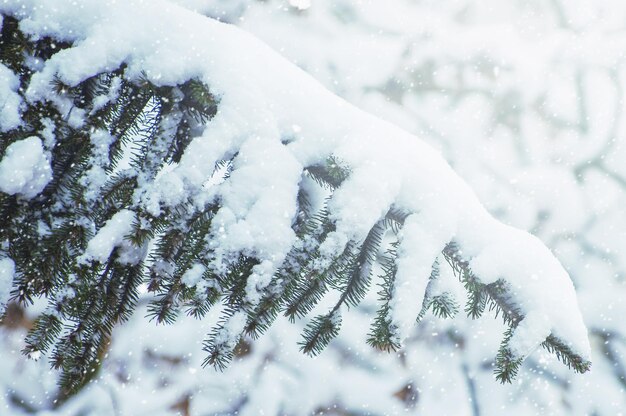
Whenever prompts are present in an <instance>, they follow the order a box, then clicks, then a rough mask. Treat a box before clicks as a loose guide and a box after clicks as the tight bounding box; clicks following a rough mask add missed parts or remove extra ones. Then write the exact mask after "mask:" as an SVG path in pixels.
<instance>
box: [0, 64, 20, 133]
mask: <svg viewBox="0 0 626 416" xmlns="http://www.w3.org/2000/svg"><path fill="white" fill-rule="evenodd" d="M19 85H20V82H19V79H18V77H17V75H15V74H14V73H13V71H11V70H10V69H9V68H7V67H6V66H4V65H2V64H0V132H3V133H4V132H6V131H9V130H11V129H14V128H16V127H17V126H19V125H20V124H21V123H22V119H21V117H20V111H19V110H20V104H21V103H22V99H21V98H20V96H19V94H18V93H17V92H16V91H17V88H18V87H19Z"/></svg>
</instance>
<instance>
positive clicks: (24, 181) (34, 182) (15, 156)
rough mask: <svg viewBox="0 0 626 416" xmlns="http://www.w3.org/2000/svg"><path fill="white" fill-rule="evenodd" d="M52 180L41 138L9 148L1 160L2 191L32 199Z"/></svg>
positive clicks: (28, 140)
mask: <svg viewBox="0 0 626 416" xmlns="http://www.w3.org/2000/svg"><path fill="white" fill-rule="evenodd" d="M50 179H52V169H51V168H50V161H49V160H48V156H47V155H46V152H45V151H44V149H43V145H42V143H41V139H39V137H36V136H31V137H27V138H26V139H22V140H18V141H16V142H13V143H11V144H10V145H9V146H8V147H7V149H6V151H5V154H4V157H3V158H2V160H0V191H2V192H5V193H7V194H10V195H15V194H18V195H21V196H23V197H25V198H28V199H30V198H33V197H35V196H36V195H37V194H39V193H40V192H41V191H43V189H44V188H45V187H46V185H47V184H48V182H50Z"/></svg>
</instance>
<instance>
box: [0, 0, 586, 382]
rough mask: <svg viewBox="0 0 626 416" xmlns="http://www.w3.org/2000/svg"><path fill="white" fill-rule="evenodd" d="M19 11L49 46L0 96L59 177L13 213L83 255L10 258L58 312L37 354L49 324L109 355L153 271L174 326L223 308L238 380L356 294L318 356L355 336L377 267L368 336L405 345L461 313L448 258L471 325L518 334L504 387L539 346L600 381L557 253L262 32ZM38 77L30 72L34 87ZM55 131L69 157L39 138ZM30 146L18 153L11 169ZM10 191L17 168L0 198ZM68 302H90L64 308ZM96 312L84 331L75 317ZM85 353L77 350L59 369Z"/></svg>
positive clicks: (40, 8)
mask: <svg viewBox="0 0 626 416" xmlns="http://www.w3.org/2000/svg"><path fill="white" fill-rule="evenodd" d="M0 12H2V14H3V15H4V16H5V19H4V20H3V34H4V33H9V32H10V31H11V30H13V31H16V32H17V33H19V34H20V36H23V37H24V38H25V39H26V40H27V41H29V42H33V44H34V45H35V49H34V51H33V52H28V53H30V54H31V55H30V56H28V59H24V60H23V61H20V59H23V58H24V57H23V56H22V58H20V55H15V57H11V56H9V57H8V58H7V57H3V59H4V61H3V62H2V66H1V67H0V69H2V73H3V74H5V73H7V72H8V74H5V75H3V77H4V79H8V80H12V81H11V82H4V83H0V87H2V88H3V90H2V91H0V96H6V97H12V99H11V102H12V103H21V106H18V105H17V104H15V105H13V104H12V107H11V113H7V114H9V115H10V116H11V117H10V120H8V119H7V120H8V121H6V120H5V122H3V123H2V126H1V127H2V129H3V131H4V130H5V129H8V130H7V131H8V133H6V134H5V133H3V137H6V138H7V139H6V143H18V141H19V140H25V139H26V137H28V138H29V139H27V140H31V141H36V142H37V143H38V144H39V147H38V148H37V149H38V150H39V151H40V153H41V155H39V156H38V157H39V158H40V159H41V160H43V161H46V163H48V162H47V161H48V160H50V161H51V167H52V171H53V174H52V175H51V176H50V175H49V174H47V175H48V176H45V178H44V179H45V181H46V183H47V186H46V187H45V188H44V186H43V185H41V184H40V183H39V182H38V183H37V187H34V186H30V187H29V188H28V189H29V191H28V192H25V191H19V192H17V191H16V192H9V193H8V194H7V195H2V198H3V199H2V201H0V202H2V204H10V203H14V204H18V206H20V207H24V208H23V209H25V210H26V211H27V212H28V213H29V214H28V215H31V216H33V215H34V216H35V217H36V218H37V219H38V221H39V222H40V223H42V224H43V225H41V224H40V226H39V227H37V229H36V230H35V229H32V230H31V229H29V231H28V232H31V233H32V236H33V240H36V241H39V242H40V243H41V245H42V246H46V245H51V246H52V245H53V244H56V245H57V246H58V242H59V241H62V244H61V245H62V246H63V247H68V250H69V251H70V253H73V254H74V255H75V256H69V257H70V258H63V260H62V261H61V260H59V264H58V265H57V264H56V263H55V262H53V265H51V266H50V265H49V266H48V267H49V268H50V273H52V274H53V275H54V277H53V278H50V279H49V280H50V281H49V282H48V283H46V284H44V283H41V282H39V280H40V279H43V278H42V277H41V274H38V275H35V273H34V272H32V270H31V268H32V267H33V266H32V264H33V261H32V260H33V259H27V260H28V261H26V260H24V259H19V258H15V253H16V252H17V251H11V250H8V251H6V250H5V249H4V248H3V249H2V250H0V257H3V256H4V257H11V256H13V259H12V261H14V262H15V278H14V279H15V282H16V286H17V290H15V292H14V294H15V295H14V298H15V299H17V300H22V301H24V300H28V298H29V297H30V296H32V295H38V294H39V295H41V294H44V295H47V296H49V297H50V305H51V306H50V308H49V310H48V311H47V312H46V313H45V314H44V315H43V318H42V319H41V321H40V322H41V323H40V325H38V326H36V328H35V330H34V332H33V334H31V336H30V338H29V339H28V340H27V343H28V346H27V350H29V351H35V350H41V349H43V350H45V349H46V348H48V347H49V345H50V344H51V343H53V341H52V339H53V338H54V337H53V336H50V334H49V333H48V332H46V330H45V328H44V324H45V325H47V327H49V328H57V329H55V331H56V335H58V336H60V337H61V339H65V340H69V341H71V340H73V339H75V338H76V336H77V334H78V336H81V337H87V338H88V337H91V338H89V339H93V345H95V346H96V347H100V346H101V345H103V344H102V343H103V342H104V341H103V339H106V336H108V335H107V334H108V333H107V331H109V332H110V328H111V327H112V325H113V324H114V323H115V322H117V321H118V320H120V319H124V317H125V316H127V313H129V311H132V308H133V305H134V303H133V302H134V300H135V299H136V296H132V295H133V293H135V292H136V291H137V288H138V286H139V285H140V284H141V281H142V280H143V273H144V272H145V271H146V270H147V274H148V277H147V281H148V289H149V290H150V291H152V292H154V293H155V294H156V299H155V300H154V302H153V307H152V314H153V317H155V318H156V319H157V320H158V321H170V320H172V319H173V317H174V316H175V313H176V312H177V311H178V310H180V309H186V310H187V312H188V313H192V314H194V315H196V316H198V317H201V316H204V314H205V313H206V311H207V310H208V308H209V307H210V306H212V305H213V304H215V303H217V302H218V301H220V300H221V301H222V305H223V306H222V307H223V317H222V319H221V321H220V322H219V323H218V325H217V326H216V328H214V330H213V331H212V333H211V334H210V336H209V339H208V340H207V343H206V345H205V349H206V351H207V352H208V353H209V358H208V359H207V362H208V363H213V364H216V365H217V366H219V367H221V366H223V365H224V364H225V362H226V361H228V359H230V358H231V357H232V351H233V349H234V348H235V347H236V345H237V342H238V340H239V339H240V338H241V336H242V335H244V334H251V335H258V334H259V333H261V332H263V331H264V330H265V329H267V327H268V326H269V325H270V324H271V322H272V321H273V320H274V319H275V318H276V316H277V315H278V314H279V313H284V314H285V315H287V316H289V317H290V318H296V317H303V316H305V315H307V314H308V313H309V312H310V311H312V310H313V309H314V308H315V307H316V305H317V303H318V301H319V300H320V299H321V298H323V297H325V295H326V294H327V293H328V292H331V291H333V290H334V291H337V292H338V293H339V295H338V300H337V301H336V302H335V303H333V304H332V305H331V307H330V309H329V310H328V312H327V313H323V314H322V315H319V316H317V317H316V318H313V319H312V320H311V322H310V324H309V325H308V326H307V328H306V330H305V334H304V340H303V342H302V349H303V350H304V351H305V352H310V353H317V352H319V351H320V350H321V349H322V348H323V347H324V346H325V345H326V344H328V342H330V340H331V339H332V337H333V336H334V335H336V333H337V331H338V330H339V326H340V324H341V311H342V309H344V308H346V307H350V306H355V305H356V304H358V303H359V302H360V300H361V299H362V298H363V297H364V295H365V293H366V292H367V290H368V288H369V286H370V282H371V280H372V276H371V275H372V274H373V270H374V269H375V268H376V267H374V266H375V265H376V264H378V265H379V266H381V268H382V271H383V272H382V273H383V275H382V276H381V278H382V284H381V291H380V292H379V293H380V298H381V304H382V306H381V309H380V310H379V313H378V316H377V317H376V319H375V321H374V324H373V326H372V332H371V336H370V339H369V342H370V343H371V344H372V345H374V346H377V347H380V348H385V349H387V348H397V347H399V346H401V344H402V341H403V340H404V339H405V338H406V337H407V336H408V335H409V334H410V331H411V330H412V328H413V327H414V325H415V321H416V319H417V318H418V317H421V316H422V315H423V313H424V311H425V309H426V308H428V307H432V308H433V311H435V310H437V311H444V312H445V311H448V312H449V311H450V310H451V309H450V308H451V305H450V304H449V302H448V301H449V299H448V298H447V297H445V296H437V295H436V294H433V293H431V290H430V289H429V288H432V287H434V286H435V285H434V284H433V282H434V281H435V280H436V279H438V278H440V277H441V276H439V272H438V270H439V267H442V266H444V265H445V262H447V263H449V264H450V266H451V267H452V269H453V270H454V271H455V272H456V275H457V277H458V279H459V280H460V282H462V283H463V284H464V285H465V288H466V289H467V291H468V296H469V299H468V302H467V306H466V310H467V312H468V313H469V314H470V315H472V316H478V315H480V314H481V313H482V311H483V310H484V309H485V308H486V307H487V306H488V307H490V308H495V309H496V310H497V311H498V312H500V313H502V315H503V317H504V319H505V321H506V322H507V323H508V324H509V326H510V329H509V331H508V332H507V333H506V334H505V338H504V341H503V343H502V346H501V348H500V352H499V354H498V357H497V360H496V364H497V368H498V369H497V372H498V377H499V378H500V379H501V380H510V379H511V377H513V376H514V375H515V373H516V371H517V368H518V367H519V365H520V363H521V361H522V360H523V358H524V357H526V356H527V355H529V354H530V353H531V352H532V351H533V350H534V349H535V348H537V347H538V346H539V345H543V346H544V347H545V348H547V349H548V350H550V351H554V352H555V353H556V354H557V356H558V357H559V358H560V359H562V361H564V362H565V363H566V364H567V365H569V366H572V367H573V368H574V369H575V370H577V371H579V372H584V371H586V370H587V369H588V368H589V366H590V363H589V361H588V360H589V355H590V347H589V342H588V339H587V333H586V329H585V326H584V324H583V321H582V318H581V314H580V312H579V310H578V307H577V302H576V294H575V291H574V287H573V284H572V282H571V280H570V279H569V276H568V275H567V273H566V271H565V270H564V269H563V267H562V266H561V264H560V263H559V262H558V260H557V259H556V258H555V257H554V256H553V255H552V253H551V252H550V251H549V250H548V249H547V248H546V247H545V246H544V245H543V244H542V243H541V242H540V241H539V240H538V239H537V238H535V237H533V236H532V235H530V234H528V233H525V232H522V231H519V230H517V229H514V228H511V227H509V226H506V225H504V224H502V223H500V222H498V221H497V220H495V219H494V218H493V217H492V216H491V215H490V214H489V213H488V212H487V211H486V210H485V209H484V208H483V206H482V205H481V203H480V202H479V201H478V199H477V197H476V196H475V194H474V193H473V192H472V190H471V189H470V188H469V187H468V185H467V184H466V183H465V182H464V181H463V180H462V179H461V178H460V177H459V176H458V175H457V174H456V173H455V172H454V171H453V170H452V169H451V167H450V166H449V165H448V164H447V163H446V161H445V160H444V159H443V158H442V156H441V155H440V154H439V153H438V152H437V151H435V150H434V149H432V148H431V147H430V146H428V145H427V144H425V143H424V142H423V141H421V140H420V139H419V138H417V137H415V136H413V135H411V134H409V133H407V132H406V131H404V130H402V129H400V128H398V127H396V126H394V125H392V124H390V123H387V122H385V121H382V120H380V119H378V118H376V117H375V116H372V115H370V114H367V113H365V112H363V111H361V110H359V109H357V108H355V107H354V106H352V105H350V104H348V103H347V102H345V101H344V100H342V99H340V98H338V97H337V96H335V95H333V94H332V93H330V92H329V91H327V90H326V89H324V88H323V87H322V86H321V85H320V84H318V83H317V82H316V81H315V80H314V79H312V78H311V77H310V76H309V75H307V74H306V73H304V72H303V71H302V70H300V69H299V68H297V67H295V66H294V65H291V64H290V63H288V62H287V61H286V60H285V59H283V58H282V57H281V56H279V55H278V54H277V53H275V52H274V51H272V50H271V49H270V48H269V47H268V46H266V45H265V44H263V43H262V42H260V41H259V40H257V39H256V38H254V37H252V36H251V35H249V34H247V33H245V32H243V31H241V30H239V29H237V28H235V27H233V26H229V25H227V24H223V23H220V22H218V21H215V20H212V19H209V18H207V17H204V16H201V15H198V14H196V13H193V12H191V11H189V10H186V9H183V8H180V7H178V6H176V5H173V4H171V3H168V2H166V1H161V0H154V1H151V2H150V3H145V2H142V1H124V2H102V1H96V0H89V1H84V2H81V3H80V5H79V6H76V4H74V2H70V1H64V0H57V1H35V0H22V1H17V2H11V3H8V4H7V3H4V4H2V5H0ZM10 25H12V26H10ZM9 26H10V27H9ZM37 48H40V49H37ZM11 59H15V60H16V62H17V64H16V62H13V61H11ZM5 61H6V62H5ZM18 64H19V65H23V66H24V67H27V68H28V71H24V72H23V73H21V74H18V72H19V71H18V68H19V65H18ZM17 79H19V80H20V82H21V83H22V84H23V85H22V87H23V88H18V87H19V85H18V84H19V83H18V82H16V81H15V80H17ZM18 110H19V111H20V113H19V114H20V117H21V120H20V121H19V122H16V121H15V120H14V119H15V117H14V116H13V115H12V114H13V112H15V111H18ZM37 111H38V112H40V113H41V114H40V117H39V118H41V119H42V120H41V121H37V120H35V119H36V118H37V117H33V114H32V112H37ZM7 117H8V116H7ZM51 120H52V121H51ZM38 123H40V124H38ZM44 125H45V126H44ZM51 125H54V131H55V132H56V135H55V141H56V143H57V146H56V147H55V146H54V143H51V144H48V145H41V143H42V141H41V140H39V139H38V138H37V135H39V136H41V137H43V135H44V132H47V135H48V136H49V135H50V130H51V127H50V126H51ZM44 127H45V129H44ZM78 136H81V137H85V138H88V140H82V139H81V140H78V139H77V138H76V137H78ZM102 138H106V140H103V139H102ZM45 142H46V143H48V142H50V140H48V141H45ZM52 142H54V140H53V141H52ZM59 143H61V144H63V143H72V146H75V147H72V148H71V149H70V150H71V151H73V152H75V153H74V154H75V155H77V156H75V157H77V158H78V160H77V161H75V163H74V164H63V163H61V162H58V161H59V160H61V159H62V157H65V158H66V159H67V158H68V157H69V156H67V154H69V152H70V151H69V150H67V149H65V150H64V148H63V146H58V144H59ZM103 143H104V144H103ZM68 146H69V145H68ZM102 146H104V149H105V150H104V151H103V149H102ZM15 147H16V145H15V144H11V145H6V144H4V143H3V144H2V145H1V146H0V150H2V152H3V153H2V154H3V155H4V156H3V159H2V160H1V161H0V165H2V166H4V165H8V164H9V160H8V159H7V158H11V157H13V156H11V155H10V154H8V153H7V151H6V149H13V148H15ZM59 148H60V150H59ZM129 149H130V150H129ZM63 152H65V153H63ZM103 155H104V156H103ZM73 157H74V156H73ZM5 159H6V160H5ZM66 159H62V160H66ZM57 162H58V163H57ZM46 166H47V165H46ZM81 169H82V170H81ZM42 177H43V176H38V177H37V178H36V179H37V180H39V181H40V182H41V178H42ZM11 181H12V180H11V178H10V177H9V174H8V173H7V174H4V173H3V176H2V177H0V190H2V191H3V192H7V191H6V189H9V185H11V184H12V182H11ZM94 184H99V185H98V186H96V185H94ZM20 186H22V188H20V189H26V188H24V187H25V186H26V185H20ZM100 187H101V188H100ZM32 189H36V190H37V192H30V190H32ZM68 189H69V191H68ZM81 193H82V194H84V195H87V196H85V197H81V196H80V195H81ZM46 201H50V202H51V203H50V204H47V203H45V202H46ZM35 212H36V213H37V214H34V213H35ZM60 213H63V215H60ZM123 221H126V222H127V224H123V223H122V222H123ZM64 227H65V228H64ZM63 233H67V234H63ZM116 233H118V234H116ZM67 235H71V236H73V237H75V240H74V241H72V242H71V243H68V242H67V240H62V237H61V236H66V237H67ZM77 236H78V237H77ZM9 237H10V238H14V239H15V241H11V244H13V245H15V246H19V245H20V244H30V243H29V242H23V241H22V240H19V239H18V238H17V237H11V236H9ZM29 241H30V240H29ZM390 241H391V242H390ZM129 242H130V243H132V244H134V245H135V246H137V249H136V250H131V251H132V253H133V255H132V256H131V255H129V254H128V253H129V250H130V249H129V245H130V243H129ZM99 247H104V248H105V250H104V251H98V248H99ZM148 247H150V250H148ZM142 248H143V249H142ZM5 251H6V253H5ZM383 252H384V253H383ZM146 253H148V254H146ZM32 256H33V258H35V262H34V263H37V258H36V257H37V254H36V253H34V254H33V255H32ZM42 256H43V255H42ZM381 258H382V260H381ZM144 269H145V270H144ZM46 270H47V269H46ZM128 270H132V273H131V272H129V271H128ZM7 275H8V274H7ZM11 275H12V274H11ZM38 279H39V280H38ZM37 282H39V283H37ZM0 283H2V282H0ZM98 285H99V286H98ZM115 285H118V286H115ZM68 286H69V287H71V288H72V291H73V292H72V293H74V292H75V295H71V296H63V297H60V296H55V293H57V292H58V291H60V290H61V288H62V287H63V288H64V291H63V293H67V287H68ZM94 287H106V288H108V289H107V290H108V292H106V293H107V296H109V294H110V296H112V297H113V298H114V300H113V301H111V302H112V303H113V304H115V302H117V303H118V304H122V305H124V308H123V310H122V311H121V312H120V311H117V312H115V313H113V312H110V311H109V309H107V308H108V307H109V306H107V305H109V304H108V303H106V302H104V303H103V304H102V305H101V307H99V309H98V307H96V306H97V301H96V306H94V307H92V308H91V309H90V310H91V311H92V312H85V314H84V316H83V315H80V314H79V316H78V317H77V316H75V315H73V314H76V312H72V310H73V309H72V308H67V307H66V306H67V305H70V304H72V302H78V300H80V299H83V296H87V295H88V294H89V293H92V292H89V291H93V290H94ZM116 287H122V288H124V289H123V291H119V293H118V292H117V291H118V289H115V288H116ZM113 298H112V299H113ZM77 299H78V300H77ZM72 305H73V304H72ZM81 305H82V304H81ZM78 309H80V308H78ZM448 312H446V314H447V313H448ZM90 313H91V314H94V316H93V322H94V323H93V325H92V326H89V325H86V326H87V327H89V328H90V330H89V331H90V332H88V333H85V329H84V327H85V325H83V326H80V324H76V319H77V318H79V317H81V319H85V320H87V321H89V320H90V319H92V316H91V315H90ZM97 314H100V315H97ZM98 316H99V317H100V318H99V319H97V317H98ZM103 316H104V317H105V318H102V317H103ZM103 319H104V320H103ZM51 322H52V323H54V325H51V324H50V323H51ZM61 322H66V323H67V322H73V323H74V324H73V325H74V326H72V325H70V326H67V325H66V326H65V327H64V326H63V325H61V324H60V323H61ZM103 322H104V323H103ZM62 328H65V329H62ZM68 328H69V329H68ZM63 331H65V332H63ZM94 334H95V335H94ZM56 335H55V336H56ZM63 337H65V338H63ZM69 341H68V342H69ZM93 345H92V346H93ZM81 348H82V347H81ZM95 350H98V348H95ZM71 353H72V352H71V351H69V350H64V349H63V347H62V346H59V345H58V344H57V347H56V350H55V353H54V354H53V355H55V356H56V357H61V358H63V357H67V356H69V355H71ZM89 354H90V353H89V351H86V352H85V355H86V356H89ZM94 357H95V355H94ZM92 358H93V357H92ZM96 358H97V357H96ZM59 359H60V358H59ZM74 364H76V363H75V362H74ZM59 366H61V367H63V368H66V367H65V366H66V364H65V363H64V362H62V360H61V362H60V364H59ZM68 368H69V367H68ZM68 371H69V370H68Z"/></svg>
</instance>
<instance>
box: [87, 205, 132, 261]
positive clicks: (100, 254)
mask: <svg viewBox="0 0 626 416" xmlns="http://www.w3.org/2000/svg"><path fill="white" fill-rule="evenodd" d="M135 218H136V215H135V213H134V212H133V211H131V210H129V209H123V210H120V211H119V212H117V213H115V214H114V215H113V217H111V219H110V220H108V221H107V222H106V223H105V224H104V226H103V227H102V228H100V229H99V230H98V232H97V233H96V235H95V236H93V238H92V239H91V240H89V243H87V249H86V250H85V253H84V254H83V255H82V256H80V258H79V262H87V261H97V262H100V263H104V262H106V261H107V260H108V258H109V256H110V255H111V252H112V251H113V250H114V249H115V248H116V247H121V248H122V251H121V253H120V258H119V259H118V261H120V262H122V263H134V262H135V261H133V260H135V259H132V258H130V259H129V258H127V256H124V253H126V252H128V251H132V249H130V248H129V246H131V245H130V244H129V243H126V241H125V237H126V236H127V235H128V234H130V232H131V231H132V227H133V222H134V221H135Z"/></svg>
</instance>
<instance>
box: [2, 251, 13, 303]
mask: <svg viewBox="0 0 626 416" xmlns="http://www.w3.org/2000/svg"><path fill="white" fill-rule="evenodd" d="M14 274H15V263H13V260H11V259H10V258H8V257H6V258H3V259H0V313H2V311H3V310H4V307H5V305H6V304H7V302H8V301H9V295H10V294H11V286H13V275H14Z"/></svg>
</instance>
